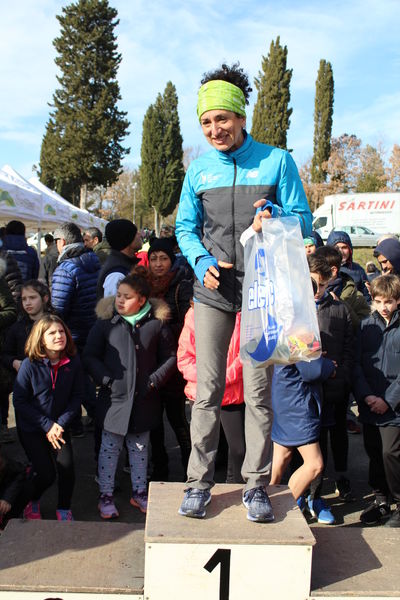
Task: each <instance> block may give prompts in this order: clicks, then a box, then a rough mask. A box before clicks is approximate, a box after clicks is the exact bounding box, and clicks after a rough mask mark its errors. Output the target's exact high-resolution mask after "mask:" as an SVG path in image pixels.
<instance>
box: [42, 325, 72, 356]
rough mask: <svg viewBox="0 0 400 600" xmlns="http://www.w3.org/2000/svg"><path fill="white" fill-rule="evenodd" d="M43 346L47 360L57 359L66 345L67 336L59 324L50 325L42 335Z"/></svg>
mask: <svg viewBox="0 0 400 600" xmlns="http://www.w3.org/2000/svg"><path fill="white" fill-rule="evenodd" d="M43 345H44V347H45V349H46V354H47V356H48V357H49V358H59V357H60V355H61V353H62V351H63V350H65V346H66V345H67V336H66V333H65V329H64V327H63V326H62V325H61V323H52V324H51V325H50V327H49V328H48V329H47V331H45V332H44V334H43Z"/></svg>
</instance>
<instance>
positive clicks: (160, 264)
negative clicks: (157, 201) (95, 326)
mask: <svg viewBox="0 0 400 600" xmlns="http://www.w3.org/2000/svg"><path fill="white" fill-rule="evenodd" d="M148 258H149V271H150V275H151V285H152V290H151V296H152V297H153V298H162V299H163V300H164V301H165V302H166V303H167V304H168V307H169V310H170V315H171V316H170V319H169V322H168V324H169V326H170V328H171V330H172V333H173V334H174V343H175V346H174V350H175V351H176V350H177V348H178V340H179V336H180V334H181V331H182V327H183V323H184V320H185V315H186V312H187V311H188V309H189V306H190V301H191V298H192V296H193V281H192V279H190V280H189V279H187V278H186V270H185V268H184V267H183V266H180V265H178V264H176V259H175V254H174V240H173V238H153V239H152V240H151V242H150V248H149V250H148ZM184 390H185V382H184V379H183V377H182V375H181V373H180V372H179V371H178V369H177V368H175V370H174V374H173V376H172V377H171V378H170V379H169V381H168V382H167V384H166V385H165V386H163V388H162V389H160V390H159V393H160V399H161V403H162V409H163V410H165V412H166V415H167V418H168V421H169V423H170V425H171V427H172V429H173V431H174V433H175V436H176V439H177V441H178V444H179V447H180V451H181V460H182V467H183V471H184V474H185V476H186V469H187V465H188V461H189V455H190V450H191V443H190V430H189V424H188V422H187V419H186V416H185V401H186V397H185V391H184ZM150 441H151V449H152V452H151V456H152V465H153V472H152V476H151V478H152V480H153V481H168V475H169V470H168V454H167V452H166V450H165V444H164V427H163V423H162V421H161V423H160V425H159V427H157V429H154V430H153V431H152V432H151V433H150Z"/></svg>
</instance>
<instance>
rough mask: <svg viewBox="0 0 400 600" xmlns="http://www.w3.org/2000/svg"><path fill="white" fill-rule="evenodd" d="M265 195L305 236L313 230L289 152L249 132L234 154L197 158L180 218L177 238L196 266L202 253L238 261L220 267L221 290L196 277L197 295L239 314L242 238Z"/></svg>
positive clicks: (184, 190)
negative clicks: (295, 220)
mask: <svg viewBox="0 0 400 600" xmlns="http://www.w3.org/2000/svg"><path fill="white" fill-rule="evenodd" d="M261 198H265V200H266V201H268V200H269V201H270V202H271V203H273V204H274V205H276V206H277V207H278V211H277V212H278V213H279V214H280V216H285V215H286V216H288V215H290V216H293V215H295V216H297V217H298V219H299V221H300V224H301V228H302V231H303V235H305V234H309V233H310V232H311V222H312V214H311V212H310V209H309V206H308V203H307V198H306V196H305V193H304V190H303V186H302V184H301V181H300V177H299V174H298V171H297V168H296V165H295V163H294V161H293V159H292V157H291V156H290V154H289V153H288V152H286V151H285V150H281V149H280V148H274V147H273V146H267V145H266V144H260V143H259V142H256V141H255V140H253V138H252V137H251V136H250V135H249V134H247V133H246V134H245V139H244V142H243V144H242V145H241V146H240V148H238V149H237V150H235V151H233V152H221V151H219V150H216V149H212V150H211V151H210V152H207V153H206V154H203V155H202V156H200V157H199V158H198V159H196V160H194V161H193V162H192V163H191V164H190V166H189V169H188V171H187V173H186V176H185V181H184V183H183V187H182V193H181V198H180V202H179V209H178V214H177V218H176V237H177V240H178V243H179V246H180V248H181V250H182V253H183V255H184V256H185V257H186V258H187V260H188V262H189V264H190V266H191V267H192V268H193V269H195V266H196V263H197V261H198V259H199V258H200V257H201V256H209V255H212V256H213V257H214V258H215V259H216V260H221V261H224V262H227V263H233V265H234V267H233V269H220V285H219V288H218V290H208V289H206V288H205V287H203V285H202V282H200V281H199V280H198V279H196V282H195V286H194V295H195V299H196V300H198V301H201V302H204V303H205V304H208V305H211V306H215V307H218V308H222V309H223V310H227V311H233V312H236V311H238V310H240V309H241V297H242V282H243V275H244V261H243V247H242V245H241V243H240V236H241V234H242V233H243V231H244V230H245V229H247V228H248V227H249V226H250V225H251V224H252V222H253V219H254V215H255V213H256V209H255V208H254V206H253V204H254V202H255V201H256V200H260V199H261Z"/></svg>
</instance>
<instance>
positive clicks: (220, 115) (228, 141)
mask: <svg viewBox="0 0 400 600" xmlns="http://www.w3.org/2000/svg"><path fill="white" fill-rule="evenodd" d="M200 125H201V128H202V130H203V133H204V136H205V138H206V140H207V142H208V143H209V144H211V146H213V147H214V148H216V149H217V150H220V151H221V152H228V151H230V152H233V151H234V150H237V149H238V148H240V146H241V145H242V144H243V141H244V135H243V129H244V128H245V126H246V117H238V115H236V114H235V113H234V112H231V111H230V110H222V109H216V110H208V111H206V112H205V113H203V114H202V115H201V117H200Z"/></svg>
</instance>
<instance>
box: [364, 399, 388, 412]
mask: <svg viewBox="0 0 400 600" xmlns="http://www.w3.org/2000/svg"><path fill="white" fill-rule="evenodd" d="M365 402H366V403H367V404H368V406H369V408H370V410H371V412H373V413H375V414H377V415H383V414H385V412H386V411H387V410H388V409H389V407H388V405H387V404H386V402H385V401H384V400H383V398H380V397H379V396H373V395H371V396H367V397H366V398H365Z"/></svg>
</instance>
